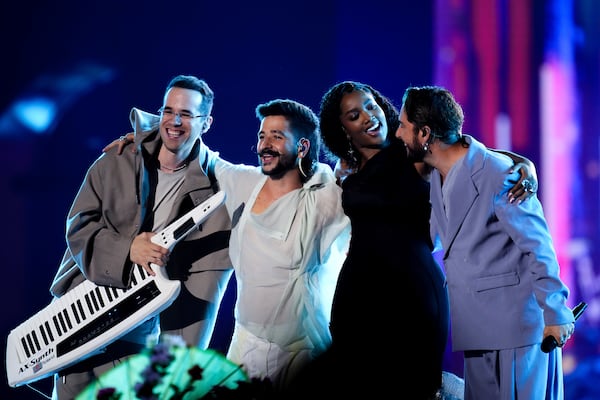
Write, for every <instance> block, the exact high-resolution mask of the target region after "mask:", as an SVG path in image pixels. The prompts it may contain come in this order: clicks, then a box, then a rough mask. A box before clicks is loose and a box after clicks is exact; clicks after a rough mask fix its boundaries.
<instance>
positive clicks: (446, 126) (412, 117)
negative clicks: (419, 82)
mask: <svg viewBox="0 0 600 400" xmlns="http://www.w3.org/2000/svg"><path fill="white" fill-rule="evenodd" d="M402 107H403V108H404V112H405V113H406V118H407V119H408V121H409V122H410V123H412V124H413V125H414V129H415V132H418V131H419V130H420V129H422V128H423V127H424V126H425V125H427V126H428V127H429V128H430V129H431V134H432V135H433V137H434V138H437V139H439V140H441V141H442V142H444V143H448V144H452V143H455V142H456V141H458V140H461V139H462V125H463V122H464V119H465V117H464V114H463V110H462V107H461V106H460V104H458V102H457V101H456V100H455V99H454V96H453V95H452V93H450V91H449V90H447V89H445V88H443V87H441V86H420V87H417V86H411V87H408V88H407V89H406V90H405V91H404V96H402Z"/></svg>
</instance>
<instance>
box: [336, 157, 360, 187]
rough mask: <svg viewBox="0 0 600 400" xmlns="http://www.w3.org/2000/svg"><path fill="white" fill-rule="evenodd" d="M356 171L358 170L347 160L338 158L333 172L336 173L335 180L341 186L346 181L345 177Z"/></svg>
mask: <svg viewBox="0 0 600 400" xmlns="http://www.w3.org/2000/svg"><path fill="white" fill-rule="evenodd" d="M355 172H356V171H355V170H354V169H353V168H351V167H350V166H349V165H348V163H347V162H346V161H345V160H343V159H341V158H338V160H337V161H336V163H335V168H334V169H333V173H334V174H335V181H336V182H337V184H338V185H340V186H341V185H342V182H343V181H344V179H346V177H347V176H348V175H352V174H353V173H355Z"/></svg>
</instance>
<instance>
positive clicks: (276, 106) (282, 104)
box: [256, 99, 321, 177]
mask: <svg viewBox="0 0 600 400" xmlns="http://www.w3.org/2000/svg"><path fill="white" fill-rule="evenodd" d="M278 115H280V116H283V117H285V118H286V119H287V120H288V122H289V123H290V128H291V129H292V132H293V133H294V135H295V136H296V137H295V139H296V140H300V139H301V138H306V139H308V140H309V141H310V149H309V150H308V154H307V155H305V156H304V157H303V158H302V167H303V170H304V171H306V173H307V175H308V177H310V176H312V174H313V173H314V170H313V167H314V164H315V163H317V162H318V161H319V153H320V151H321V137H320V136H319V119H318V118H317V115H316V114H315V113H314V112H313V110H311V109H310V108H309V107H307V106H305V105H304V104H301V103H298V102H297V101H294V100H290V99H275V100H271V101H268V102H266V103H263V104H259V105H258V106H257V107H256V118H258V119H259V120H261V121H262V120H263V119H264V118H266V117H269V116H278Z"/></svg>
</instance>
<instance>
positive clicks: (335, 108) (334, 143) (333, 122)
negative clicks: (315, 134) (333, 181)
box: [319, 81, 400, 167]
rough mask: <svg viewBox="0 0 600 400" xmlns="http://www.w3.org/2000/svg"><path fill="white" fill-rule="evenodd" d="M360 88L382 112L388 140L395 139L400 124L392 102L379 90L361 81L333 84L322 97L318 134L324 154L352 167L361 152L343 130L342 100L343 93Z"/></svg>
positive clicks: (357, 162) (396, 110)
mask: <svg viewBox="0 0 600 400" xmlns="http://www.w3.org/2000/svg"><path fill="white" fill-rule="evenodd" d="M356 91H362V92H364V93H370V94H371V95H373V98H374V99H375V101H376V102H377V104H378V105H379V107H381V109H382V110H383V112H384V113H385V119H386V121H387V126H388V135H387V140H388V141H389V140H394V139H395V136H394V134H395V132H396V130H397V129H398V126H399V125H400V112H399V111H398V109H397V108H396V107H395V106H394V104H393V103H392V101H391V100H390V99H388V98H387V97H386V96H384V95H382V94H381V93H379V91H377V90H375V89H374V88H373V87H371V86H369V85H367V84H365V83H360V82H354V81H344V82H340V83H337V84H336V85H334V86H332V87H331V88H330V89H329V90H328V91H327V92H326V93H325V94H324V95H323V98H322V99H321V110H320V113H319V120H320V125H321V137H322V139H323V144H324V147H325V148H324V149H323V152H324V154H325V155H326V156H327V157H328V158H329V159H330V160H331V161H336V159H337V158H340V159H342V160H344V161H346V162H347V163H348V165H349V166H351V167H356V166H358V165H359V164H360V154H358V152H357V151H355V150H354V149H353V148H352V145H351V143H350V141H349V140H348V137H347V135H346V132H344V129H343V127H342V122H341V121H340V115H341V109H340V106H341V102H342V97H344V95H345V94H348V93H352V92H356Z"/></svg>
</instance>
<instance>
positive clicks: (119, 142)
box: [102, 132, 137, 154]
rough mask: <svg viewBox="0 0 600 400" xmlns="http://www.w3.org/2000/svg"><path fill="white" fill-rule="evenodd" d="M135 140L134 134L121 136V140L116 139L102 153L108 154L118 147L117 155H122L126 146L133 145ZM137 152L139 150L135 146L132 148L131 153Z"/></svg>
mask: <svg viewBox="0 0 600 400" xmlns="http://www.w3.org/2000/svg"><path fill="white" fill-rule="evenodd" d="M133 138H134V135H133V132H129V133H128V134H126V135H124V136H121V137H120V138H118V139H115V140H113V141H112V142H110V143H109V144H108V145H107V146H106V147H105V148H103V149H102V152H103V153H106V152H107V151H109V150H110V149H112V148H113V147H115V146H117V147H118V148H117V154H122V153H123V149H124V148H125V146H127V145H128V144H129V143H133ZM136 151H137V150H136V148H135V146H132V147H131V152H132V153H135V152H136Z"/></svg>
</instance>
